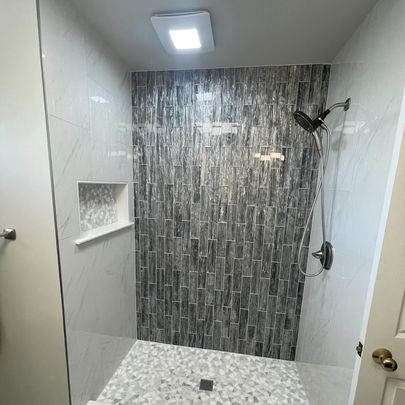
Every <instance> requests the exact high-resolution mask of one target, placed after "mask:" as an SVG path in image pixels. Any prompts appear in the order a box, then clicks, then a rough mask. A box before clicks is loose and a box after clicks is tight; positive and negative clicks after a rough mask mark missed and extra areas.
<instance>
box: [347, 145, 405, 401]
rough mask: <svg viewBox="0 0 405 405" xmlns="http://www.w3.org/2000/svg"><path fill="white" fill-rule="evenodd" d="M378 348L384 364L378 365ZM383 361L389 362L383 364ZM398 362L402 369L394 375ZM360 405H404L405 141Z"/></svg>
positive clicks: (368, 333)
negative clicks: (376, 355) (376, 351)
mask: <svg viewBox="0 0 405 405" xmlns="http://www.w3.org/2000/svg"><path fill="white" fill-rule="evenodd" d="M376 349H387V350H388V351H389V352H391V355H392V356H390V355H389V353H388V352H384V351H380V352H379V353H377V354H380V357H379V359H376V360H380V362H376V361H374V360H373V352H374V351H375V350H376ZM381 362H383V363H384V366H385V367H383V364H381ZM395 363H397V365H398V368H397V369H396V370H395V371H392V369H395ZM354 404H355V405H374V404H375V405H379V404H383V405H405V140H403V141H402V146H401V149H400V154H399V161H398V167H397V172H396V176H395V181H394V186H393V193H392V199H391V202H390V207H389V212H388V220H387V223H386V228H385V234H384V240H383V246H382V251H381V257H380V262H379V266H378V273H377V278H376V282H375V288H374V295H373V298H372V303H371V311H370V316H369V321H368V325H367V330H366V337H365V342H364V350H363V354H362V359H361V363H360V372H359V378H358V383H357V389H356V393H355V399H354Z"/></svg>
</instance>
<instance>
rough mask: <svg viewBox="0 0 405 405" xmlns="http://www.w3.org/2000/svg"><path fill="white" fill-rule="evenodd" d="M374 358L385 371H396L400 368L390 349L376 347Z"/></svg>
mask: <svg viewBox="0 0 405 405" xmlns="http://www.w3.org/2000/svg"><path fill="white" fill-rule="evenodd" d="M373 360H374V361H375V362H376V363H377V364H379V365H380V366H381V367H382V368H383V369H384V370H385V371H395V370H396V369H397V368H398V364H397V362H396V361H395V360H394V359H393V358H392V353H391V352H390V351H389V350H388V349H384V348H381V349H376V350H374V351H373Z"/></svg>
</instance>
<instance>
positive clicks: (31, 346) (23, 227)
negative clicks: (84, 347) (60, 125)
mask: <svg viewBox="0 0 405 405" xmlns="http://www.w3.org/2000/svg"><path fill="white" fill-rule="evenodd" d="M0 10H1V12H0V55H1V56H0V59H1V63H0V71H1V74H0V232H1V231H2V230H3V227H14V228H15V229H16V231H17V239H16V240H15V241H6V240H4V239H2V238H1V239H0V403H1V404H5V405H6V404H18V405H55V404H58V405H68V404H69V391H68V377H67V364H66V352H65V338H64V331H63V313H62V302H61V291H60V279H59V267H58V255H57V244H56V234H55V221H54V209H53V201H52V188H51V172H50V162H49V155H48V153H49V149H48V138H47V130H46V116H45V105H44V95H43V84H42V76H41V58H40V50H39V35H38V22H37V9H36V2H35V0H19V1H9V0H0Z"/></svg>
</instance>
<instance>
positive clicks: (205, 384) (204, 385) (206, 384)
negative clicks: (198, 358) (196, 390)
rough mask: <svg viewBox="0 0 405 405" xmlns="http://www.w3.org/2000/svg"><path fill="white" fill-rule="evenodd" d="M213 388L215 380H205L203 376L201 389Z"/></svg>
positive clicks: (210, 389) (208, 389) (209, 389)
mask: <svg viewBox="0 0 405 405" xmlns="http://www.w3.org/2000/svg"><path fill="white" fill-rule="evenodd" d="M213 388H214V381H213V380H205V379H204V378H201V381H200V390H203V391H212V389H213Z"/></svg>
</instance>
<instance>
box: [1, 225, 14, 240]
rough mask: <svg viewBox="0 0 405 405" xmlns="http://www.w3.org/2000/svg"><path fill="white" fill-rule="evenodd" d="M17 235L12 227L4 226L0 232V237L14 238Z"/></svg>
mask: <svg viewBox="0 0 405 405" xmlns="http://www.w3.org/2000/svg"><path fill="white" fill-rule="evenodd" d="M16 237H17V233H16V231H15V229H13V228H5V229H3V232H2V233H0V238H4V239H8V240H15V239H16Z"/></svg>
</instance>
